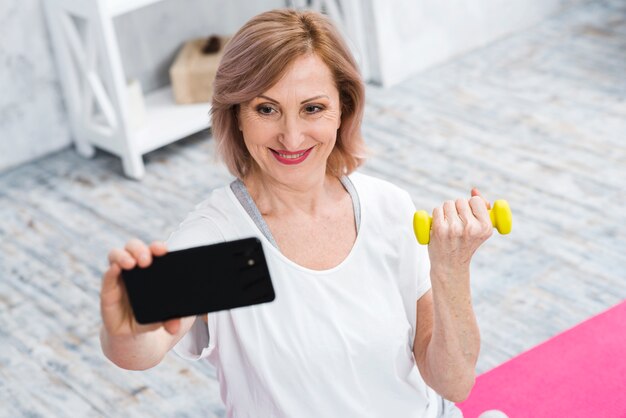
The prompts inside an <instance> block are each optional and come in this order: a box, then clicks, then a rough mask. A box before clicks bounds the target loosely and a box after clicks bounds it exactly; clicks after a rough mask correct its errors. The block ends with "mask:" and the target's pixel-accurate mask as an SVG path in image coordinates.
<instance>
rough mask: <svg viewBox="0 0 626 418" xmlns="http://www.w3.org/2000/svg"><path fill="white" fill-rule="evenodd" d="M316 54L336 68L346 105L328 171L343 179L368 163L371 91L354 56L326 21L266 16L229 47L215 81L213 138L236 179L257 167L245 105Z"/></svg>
mask: <svg viewBox="0 0 626 418" xmlns="http://www.w3.org/2000/svg"><path fill="white" fill-rule="evenodd" d="M310 53H313V54H315V55H317V56H318V57H319V58H321V60H322V61H324V63H325V64H326V65H327V66H328V68H330V70H331V73H332V74H333V77H334V79H335V82H336V83H337V90H338V91H339V100H340V102H341V126H340V127H339V130H338V131H337V142H336V143H335V147H334V149H333V150H332V152H331V154H330V156H329V158H328V162H327V167H326V170H327V172H330V173H332V174H334V175H336V176H338V177H340V176H342V175H345V174H349V173H351V172H352V171H354V170H355V169H356V168H357V167H358V166H360V165H361V164H362V163H363V161H364V159H365V145H364V142H363V138H362V136H361V120H362V118H363V107H364V99H365V88H364V85H363V81H362V79H361V76H360V74H359V71H358V68H357V64H356V61H355V60H354V57H353V56H352V54H351V53H350V50H349V49H348V47H347V45H346V43H345V42H344V40H343V38H342V37H341V35H340V34H339V32H338V30H337V29H336V28H335V26H334V25H333V24H332V23H331V21H330V20H329V19H328V18H327V17H326V16H324V15H322V14H320V13H317V12H313V11H296V10H292V9H280V10H272V11H269V12H265V13H261V14H259V15H257V16H255V17H253V18H252V19H251V20H249V21H248V22H247V23H246V24H245V25H244V26H243V27H242V28H241V29H239V31H238V32H237V33H236V34H235V35H234V36H233V38H232V39H231V40H230V41H229V42H228V44H227V45H226V47H225V49H224V55H223V57H222V60H221V62H220V65H219V67H218V69H217V74H216V76H215V83H214V88H213V102H212V109H211V121H212V131H213V137H214V139H215V141H216V144H217V151H218V155H219V156H220V157H221V158H222V160H223V161H224V163H225V164H226V166H227V167H228V170H229V171H230V172H231V173H232V174H233V175H235V176H237V177H238V178H244V177H245V176H246V175H247V174H248V173H249V172H250V169H251V168H252V164H253V160H252V157H251V156H250V153H249V152H248V150H247V148H246V145H245V143H244V141H243V136H242V133H241V131H240V130H239V124H238V121H237V117H238V112H239V105H240V104H241V103H245V102H247V101H249V100H252V99H254V98H255V97H257V96H258V95H260V94H262V93H263V92H264V91H267V90H269V89H270V88H271V87H272V86H273V85H274V84H275V83H276V82H278V80H279V79H280V78H281V77H282V76H283V75H284V72H285V69H286V68H287V67H288V66H289V64H290V63H292V62H293V61H294V60H295V59H297V58H299V57H301V56H304V55H307V54H310Z"/></svg>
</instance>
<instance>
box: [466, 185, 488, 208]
mask: <svg viewBox="0 0 626 418" xmlns="http://www.w3.org/2000/svg"><path fill="white" fill-rule="evenodd" d="M471 195H472V197H474V196H478V197H480V198H482V199H483V200H484V201H485V205H487V209H491V203H489V201H488V200H487V199H485V198H484V197H483V195H482V193H480V190H478V188H476V187H473V188H472V191H471Z"/></svg>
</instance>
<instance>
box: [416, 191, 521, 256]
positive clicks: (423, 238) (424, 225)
mask: <svg viewBox="0 0 626 418" xmlns="http://www.w3.org/2000/svg"><path fill="white" fill-rule="evenodd" d="M489 217H490V218H491V224H492V225H493V227H494V228H496V229H497V230H498V232H499V233H501V234H502V235H505V234H508V233H509V232H511V227H512V225H513V215H512V214H511V208H510V207H509V204H508V203H507V201H506V200H502V199H500V200H496V201H495V202H493V207H492V208H491V209H489ZM432 223H433V218H432V217H431V216H430V215H429V214H428V212H426V211H425V210H418V211H417V212H415V215H413V231H414V232H415V237H416V238H417V242H419V243H420V244H422V245H427V244H428V243H429V242H430V226H431V225H432Z"/></svg>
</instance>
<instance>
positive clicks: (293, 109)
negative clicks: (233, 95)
mask: <svg viewBox="0 0 626 418" xmlns="http://www.w3.org/2000/svg"><path fill="white" fill-rule="evenodd" d="M340 124H341V104H340V102H339V91H338V90H337V87H336V85H335V80H334V78H333V75H332V73H331V72H330V69H329V68H328V67H327V66H326V64H324V62H323V61H322V60H321V59H320V58H318V57H317V56H316V55H314V54H310V55H306V56H303V57H300V58H298V59H296V60H295V61H294V62H293V63H292V64H291V65H290V66H289V67H288V68H287V70H286V72H285V75H284V76H283V77H282V78H281V79H280V80H279V81H278V82H277V83H276V84H275V85H273V86H272V87H271V88H270V89H268V90H267V91H265V92H263V93H262V94H260V95H259V96H258V97H256V98H254V99H252V100H251V101H250V102H247V103H242V104H241V106H240V111H239V129H240V130H241V131H242V133H243V138H244V142H245V144H246V147H247V148H248V151H249V152H250V154H251V155H252V158H254V161H255V162H256V164H257V165H258V168H259V169H260V173H259V174H261V176H269V177H270V178H271V180H274V181H278V182H280V183H285V184H301V185H304V184H306V183H307V182H309V181H311V180H312V179H318V178H320V177H319V176H321V177H322V178H323V177H324V175H325V173H326V160H327V159H328V156H329V155H330V153H331V151H332V149H333V147H334V146H335V141H336V139H337V129H339V125H340Z"/></svg>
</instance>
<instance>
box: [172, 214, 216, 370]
mask: <svg viewBox="0 0 626 418" xmlns="http://www.w3.org/2000/svg"><path fill="white" fill-rule="evenodd" d="M223 241H224V238H223V235H222V233H221V232H220V230H219V229H218V228H217V226H216V224H215V223H214V222H213V221H212V220H211V219H210V218H208V217H206V216H201V215H199V214H197V213H193V212H192V213H191V214H189V215H188V216H187V218H186V219H185V220H184V221H183V222H182V223H181V224H180V225H179V226H178V228H177V229H176V230H175V231H174V232H172V233H171V234H170V236H169V238H168V239H167V241H166V245H167V248H168V251H177V250H182V249H186V248H192V247H198V246H202V245H210V244H215V243H218V242H223ZM214 330H215V318H213V316H212V315H211V314H209V315H208V324H207V323H205V322H204V321H203V320H202V318H201V317H199V316H198V317H196V320H195V322H194V323H193V325H192V327H191V329H190V330H189V331H188V332H187V333H186V334H185V335H184V336H183V337H182V338H181V339H180V340H179V341H178V343H177V344H176V345H175V346H174V348H173V350H174V352H175V353H176V354H178V355H179V356H180V357H182V358H184V359H187V360H199V359H201V358H205V357H208V356H209V354H211V352H212V351H213V349H214V348H215V341H214V339H213V338H210V335H211V334H213V335H215V331H214Z"/></svg>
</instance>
